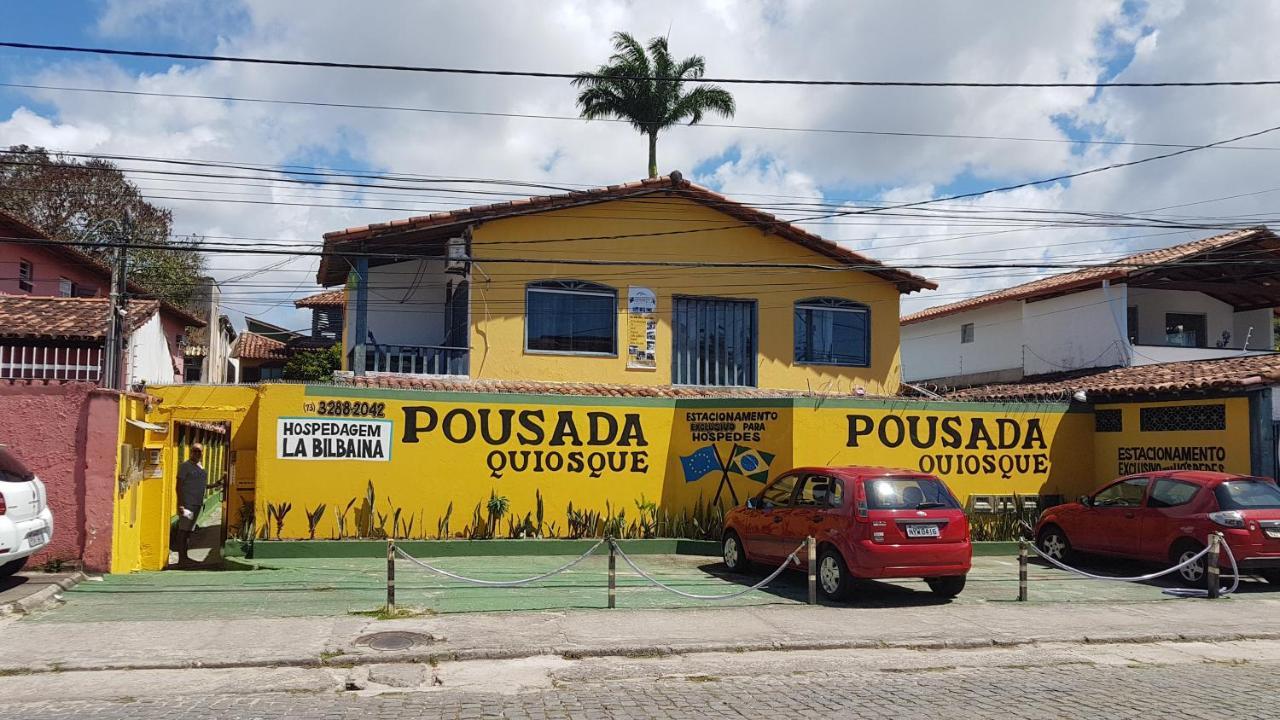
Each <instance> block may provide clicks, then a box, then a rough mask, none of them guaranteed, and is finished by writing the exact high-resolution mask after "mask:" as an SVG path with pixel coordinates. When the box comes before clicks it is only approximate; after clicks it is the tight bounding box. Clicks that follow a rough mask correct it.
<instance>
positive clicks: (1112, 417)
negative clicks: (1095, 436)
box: [1093, 408, 1124, 432]
mask: <svg viewBox="0 0 1280 720" xmlns="http://www.w3.org/2000/svg"><path fill="white" fill-rule="evenodd" d="M1093 430H1094V432H1124V415H1123V414H1122V413H1121V411H1120V409H1119V408H1116V409H1114V410H1095V411H1093Z"/></svg>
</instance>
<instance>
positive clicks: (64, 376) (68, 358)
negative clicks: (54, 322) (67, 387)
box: [0, 345, 102, 381]
mask: <svg viewBox="0 0 1280 720" xmlns="http://www.w3.org/2000/svg"><path fill="white" fill-rule="evenodd" d="M101 375H102V348H101V347H97V346H80V347H59V346H50V345H0V379H4V380H13V379H30V380H92V381H97V380H98V379H99V378H100V377H101Z"/></svg>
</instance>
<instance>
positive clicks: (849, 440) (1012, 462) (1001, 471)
mask: <svg viewBox="0 0 1280 720" xmlns="http://www.w3.org/2000/svg"><path fill="white" fill-rule="evenodd" d="M805 403H806V405H807V407H804V408H801V407H797V408H796V410H795V421H794V431H793V432H794V436H795V439H796V440H795V442H796V450H795V459H796V463H797V464H815V465H879V466H887V467H900V468H908V469H912V470H923V471H925V472H931V473H934V474H935V475H937V476H939V477H941V478H942V479H943V480H945V481H946V482H947V485H948V487H950V488H951V490H952V492H954V493H955V494H956V495H957V497H959V498H960V500H961V502H964V501H965V500H966V499H967V498H968V496H970V495H1012V494H1042V495H1066V496H1068V497H1069V496H1070V495H1071V494H1072V493H1077V492H1082V491H1083V490H1084V489H1085V488H1088V487H1089V486H1090V484H1091V479H1090V473H1091V471H1092V467H1093V465H1092V457H1093V415H1092V413H1089V412H1071V411H1069V409H1068V406H1067V405H1064V404H1021V403H1008V404H988V403H954V402H953V403H948V402H929V403H920V402H897V403H893V402H890V403H885V404H884V405H883V406H881V407H876V406H875V405H871V404H867V403H850V402H847V401H827V402H815V401H805Z"/></svg>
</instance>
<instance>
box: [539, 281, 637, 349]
mask: <svg viewBox="0 0 1280 720" xmlns="http://www.w3.org/2000/svg"><path fill="white" fill-rule="evenodd" d="M524 328H525V345H524V347H525V350H527V351H532V352H550V353H565V354H571V355H616V354H617V352H618V292H617V291H616V290H614V289H613V288H611V287H608V286H606V285H599V284H596V283H591V282H584V281H582V280H549V281H542V282H536V283H530V284H529V285H528V286H527V287H526V288H525V321H524Z"/></svg>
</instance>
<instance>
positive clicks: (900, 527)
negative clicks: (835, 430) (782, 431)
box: [723, 467, 973, 599]
mask: <svg viewBox="0 0 1280 720" xmlns="http://www.w3.org/2000/svg"><path fill="white" fill-rule="evenodd" d="M809 536H813V537H814V538H815V539H816V540H817V543H818V587H819V589H821V590H822V594H823V595H825V596H827V597H829V598H832V599H840V598H843V597H846V596H848V595H849V592H850V590H851V589H852V585H853V582H854V580H856V579H860V578H903V577H919V578H924V579H925V581H926V582H927V583H928V584H929V588H930V589H931V590H932V591H933V592H934V593H935V594H937V595H941V596H943V597H955V596H956V595H958V594H959V593H960V591H961V590H963V589H964V582H965V575H966V574H967V573H968V572H969V567H970V565H971V563H972V560H973V548H972V546H971V545H970V543H969V522H968V520H966V519H965V515H964V511H963V510H961V508H960V503H959V502H957V501H956V498H955V496H954V495H952V494H951V491H950V490H948V489H947V486H946V485H945V484H943V482H942V481H941V480H939V479H938V478H936V477H934V476H932V475H928V474H925V473H921V472H918V471H913V470H895V469H889V468H880V467H805V468H798V469H795V470H791V471H790V472H786V473H783V474H782V475H780V476H778V477H777V478H775V479H774V480H773V481H772V482H770V483H769V484H767V485H765V487H764V489H763V490H761V491H760V493H759V494H758V495H756V496H755V497H753V498H751V499H749V500H748V501H747V504H746V506H744V507H736V508H734V509H732V510H730V511H729V514H728V515H726V516H725V531H724V540H723V541H724V562H725V565H727V566H728V567H729V569H730V570H732V571H735V572H741V571H745V570H746V569H747V568H748V566H749V565H750V563H752V562H758V563H761V564H765V565H771V566H776V565H778V564H779V563H781V562H782V561H783V560H784V559H786V557H787V555H789V554H790V553H791V551H792V550H795V549H796V548H797V547H798V546H799V545H800V544H801V543H803V542H804V540H805V538H806V537H809Z"/></svg>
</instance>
